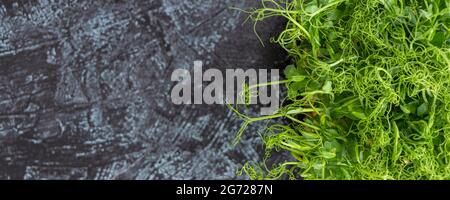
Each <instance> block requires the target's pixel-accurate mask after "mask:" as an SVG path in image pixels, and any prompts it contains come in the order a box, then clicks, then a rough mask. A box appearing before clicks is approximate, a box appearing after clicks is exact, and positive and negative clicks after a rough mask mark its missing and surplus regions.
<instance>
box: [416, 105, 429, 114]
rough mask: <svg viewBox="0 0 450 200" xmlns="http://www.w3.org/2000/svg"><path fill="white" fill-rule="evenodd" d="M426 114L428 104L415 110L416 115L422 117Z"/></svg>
mask: <svg viewBox="0 0 450 200" xmlns="http://www.w3.org/2000/svg"><path fill="white" fill-rule="evenodd" d="M427 112H428V104H427V103H423V104H422V105H420V106H419V107H418V108H417V115H418V116H419V117H423V116H424V115H425V114H426V113H427Z"/></svg>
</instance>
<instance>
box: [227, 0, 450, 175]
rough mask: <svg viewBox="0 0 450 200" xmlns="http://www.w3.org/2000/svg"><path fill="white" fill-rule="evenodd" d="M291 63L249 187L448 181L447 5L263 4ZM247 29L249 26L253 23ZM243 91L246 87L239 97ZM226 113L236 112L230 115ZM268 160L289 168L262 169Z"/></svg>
mask: <svg viewBox="0 0 450 200" xmlns="http://www.w3.org/2000/svg"><path fill="white" fill-rule="evenodd" d="M262 6H263V7H262V8H260V9H256V10H253V11H251V12H250V13H251V15H250V17H251V19H253V20H254V21H255V22H256V23H257V22H260V21H262V20H265V19H267V18H268V17H274V16H280V17H284V18H286V19H287V23H286V27H285V29H284V30H283V31H282V32H281V33H280V35H279V36H278V37H277V38H274V39H273V41H274V42H276V43H278V44H279V45H280V46H281V47H282V48H284V49H285V50H286V51H287V52H288V53H289V55H290V57H291V58H292V65H289V66H287V67H286V69H285V70H284V75H285V78H286V79H285V80H283V81H279V82H277V83H273V84H282V85H284V86H285V87H286V88H287V94H286V100H285V101H284V102H285V103H284V104H283V106H282V107H281V108H280V109H279V111H278V113H276V114H274V115H270V116H262V117H249V116H245V115H242V114H239V116H240V117H241V118H242V119H243V120H244V126H243V127H242V129H241V130H240V131H239V133H238V137H237V139H236V141H235V143H237V142H238V141H239V138H240V136H241V135H242V133H243V132H244V130H245V128H246V127H247V126H248V125H249V124H251V123H252V122H256V121H261V120H272V119H275V118H285V119H286V121H287V123H285V124H280V123H279V121H277V122H273V123H272V124H271V125H269V126H268V127H267V130H266V134H264V135H263V141H264V145H265V148H266V151H267V153H266V157H265V159H264V160H263V161H261V162H258V163H255V162H248V163H247V164H245V165H244V167H243V168H242V170H240V172H241V173H242V172H244V173H246V174H247V175H248V176H250V178H252V179H278V178H281V177H283V176H284V175H287V176H288V177H289V178H293V179H294V178H299V177H302V178H304V179H450V1H448V0H291V1H288V0H263V1H262ZM256 23H255V24H256ZM250 87H257V86H248V87H246V88H247V90H248V89H249V88H250ZM232 109H233V110H234V111H235V112H236V113H239V111H238V110H236V109H234V108H232ZM274 151H288V152H290V154H291V155H292V159H291V160H287V161H280V162H279V163H276V164H275V165H273V166H267V165H266V164H265V163H266V162H265V161H266V160H267V159H269V158H270V157H271V155H272V153H273V152H274Z"/></svg>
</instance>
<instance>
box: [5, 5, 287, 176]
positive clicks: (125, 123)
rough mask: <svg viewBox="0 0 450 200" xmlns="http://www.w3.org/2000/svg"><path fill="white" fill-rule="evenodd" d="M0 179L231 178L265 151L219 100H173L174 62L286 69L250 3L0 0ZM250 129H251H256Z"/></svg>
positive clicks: (271, 28) (271, 32) (277, 22)
mask: <svg viewBox="0 0 450 200" xmlns="http://www.w3.org/2000/svg"><path fill="white" fill-rule="evenodd" d="M0 2H1V3H0V179H236V178H238V179H239V178H245V177H236V175H235V171H236V169H237V167H238V166H240V165H241V164H242V163H244V161H246V160H259V159H260V155H261V154H262V150H261V145H260V141H259V139H258V136H257V134H255V133H254V132H253V134H252V130H250V132H248V133H247V134H246V135H245V137H244V138H243V140H242V142H241V143H240V145H238V146H237V147H232V146H231V142H232V140H233V138H234V136H235V133H236V130H237V129H238V128H239V124H240V122H239V120H237V119H236V118H235V117H234V115H233V114H232V113H230V112H229V111H228V110H227V109H226V108H225V107H223V106H220V105H211V106H204V105H197V106H187V105H183V106H175V105H173V104H172V103H171V100H170V89H171V87H172V86H173V85H174V83H173V82H171V81H170V75H171V73H172V71H173V70H174V69H176V68H187V69H190V68H192V66H193V61H194V60H202V61H204V62H205V63H206V66H205V67H204V68H208V67H214V68H226V67H228V68H238V67H240V68H246V67H259V68H272V67H282V63H281V61H284V60H285V59H286V58H285V57H284V55H283V53H282V51H281V50H280V49H278V48H276V46H275V45H270V44H269V43H268V42H267V39H268V36H275V35H276V34H277V33H278V32H279V30H281V29H282V26H283V21H282V20H281V19H274V20H270V21H269V22H268V23H265V24H264V25H262V26H259V31H260V33H261V34H262V36H263V38H264V40H266V47H263V46H262V45H261V44H260V43H259V41H258V40H257V38H256V36H255V34H254V32H253V29H252V28H253V27H252V23H246V24H244V25H242V23H243V21H244V20H245V18H246V15H245V14H243V13H241V12H239V11H236V10H233V9H230V7H237V8H244V9H245V8H251V7H256V6H258V5H259V2H260V1H258V0H254V1H253V0H220V1H213V0H203V1H196V0H187V1H184V0H136V1H125V0H123V1H118V0H108V1H105V0H101V1H100V0H98V1H87V0H86V1H83V0H74V1H67V0H29V1H7V0H6V1H5V0H1V1H0ZM252 129H253V131H255V130H257V129H258V127H252Z"/></svg>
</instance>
